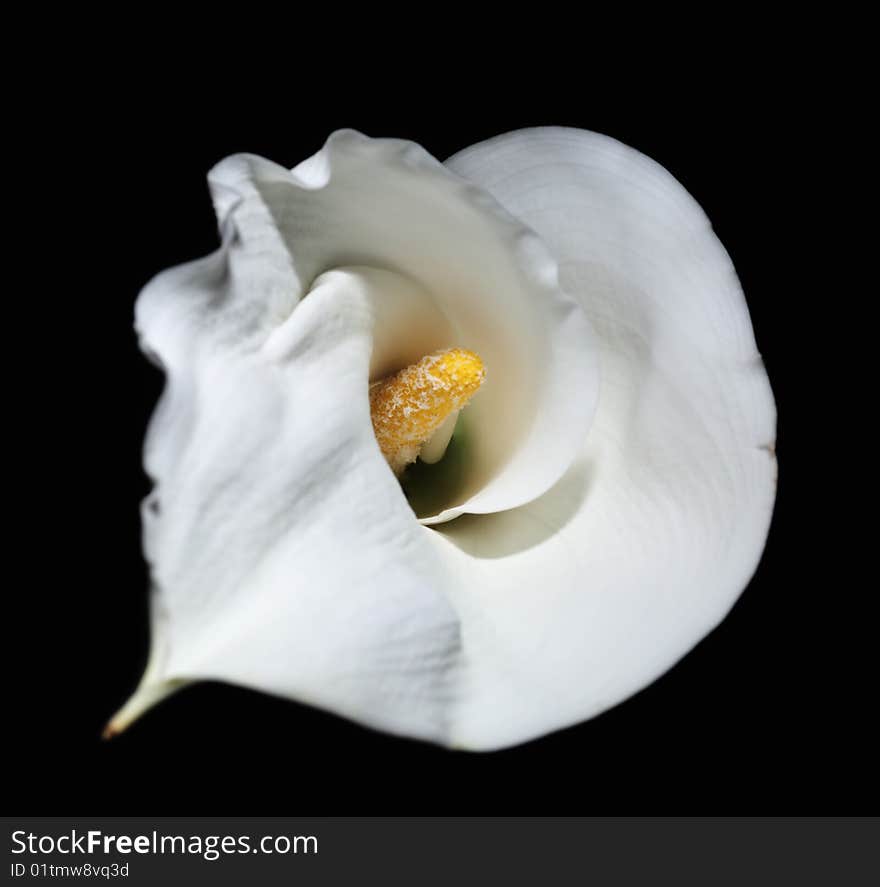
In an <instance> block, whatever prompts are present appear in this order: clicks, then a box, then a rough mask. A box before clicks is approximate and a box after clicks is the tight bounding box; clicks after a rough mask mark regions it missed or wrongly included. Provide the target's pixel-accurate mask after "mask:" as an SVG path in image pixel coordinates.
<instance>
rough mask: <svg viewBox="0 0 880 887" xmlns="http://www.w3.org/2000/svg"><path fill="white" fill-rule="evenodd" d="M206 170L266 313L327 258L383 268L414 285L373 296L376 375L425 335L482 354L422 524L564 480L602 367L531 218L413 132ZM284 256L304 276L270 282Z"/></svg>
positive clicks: (509, 502)
mask: <svg viewBox="0 0 880 887" xmlns="http://www.w3.org/2000/svg"><path fill="white" fill-rule="evenodd" d="M210 181H211V185H212V190H213V193H214V199H215V205H216V208H217V212H218V215H219V217H220V219H221V223H222V224H232V225H234V226H235V227H236V229H237V236H238V237H239V239H240V240H242V241H243V242H244V245H245V247H246V249H245V250H243V253H244V258H243V259H242V260H241V262H242V264H246V265H247V272H248V273H249V274H250V275H251V278H252V279H253V280H256V281H257V282H258V283H259V285H260V289H261V294H260V297H259V301H260V303H261V304H263V305H265V306H266V308H265V309H264V310H265V312H266V313H269V314H272V313H274V314H275V315H277V318H278V319H281V318H283V317H284V316H286V314H287V313H288V312H289V311H290V310H291V308H292V304H293V303H295V301H296V300H297V299H299V298H300V297H301V295H302V293H303V292H304V291H305V290H307V289H308V287H309V286H310V285H311V283H312V282H313V280H314V279H315V277H316V276H317V275H318V274H320V273H321V272H323V271H326V270H328V269H330V268H339V267H342V266H351V265H368V266H371V267H378V268H384V269H387V270H391V271H396V272H398V273H400V274H401V275H403V277H404V278H405V279H409V280H410V281H412V282H413V283H414V287H415V288H416V289H418V290H420V291H421V294H420V295H419V296H418V297H415V298H411V294H410V293H408V292H401V293H398V294H396V295H395V294H390V293H389V294H387V296H386V300H387V301H386V303H385V304H383V305H380V306H379V310H380V311H382V312H383V317H382V319H381V321H380V322H379V323H377V330H378V331H379V339H378V340H377V342H376V348H375V350H374V354H373V361H372V369H373V373H374V375H375V374H377V373H380V372H385V371H387V370H388V369H389V368H393V369H399V368H401V367H402V366H405V365H406V364H407V363H410V362H412V361H413V360H414V359H417V358H418V357H421V356H423V355H424V353H426V352H422V353H421V354H418V353H417V350H418V349H419V348H421V347H425V345H426V343H430V342H437V341H439V342H441V347H442V346H453V345H454V346H459V347H464V348H471V349H472V350H474V351H476V352H477V353H478V354H479V355H480V357H481V358H482V359H483V362H484V363H485V365H486V367H487V381H486V383H485V384H484V386H483V388H482V389H481V391H480V392H479V395H478V396H477V397H476V398H475V399H474V401H473V403H472V404H471V405H470V406H469V407H468V408H467V411H466V421H467V424H468V426H469V427H470V429H471V430H472V433H471V434H470V435H469V441H470V451H469V453H468V461H467V466H466V471H465V473H464V475H463V476H462V477H461V478H460V480H459V486H458V488H457V489H456V490H455V491H454V492H453V494H452V495H451V501H449V502H448V503H446V504H447V507H446V508H444V509H443V510H442V512H441V513H439V514H436V515H431V516H426V520H425V523H436V522H442V521H445V520H449V519H451V518H453V517H455V516H457V515H459V514H462V513H485V512H491V511H500V510H503V509H506V508H512V507H515V506H517V505H520V504H522V503H523V502H527V501H529V500H531V499H534V498H535V497H536V496H538V495H540V494H541V493H543V492H544V491H546V490H547V489H549V488H550V487H551V486H552V485H553V483H554V482H555V481H556V480H558V478H559V477H560V476H561V475H562V473H563V472H564V471H565V470H566V468H567V467H568V465H569V464H570V463H571V460H572V458H573V457H574V455H575V453H576V452H577V448H578V446H579V443H580V440H581V439H582V438H583V436H584V434H585V433H586V430H587V428H588V427H589V422H590V420H591V418H592V415H593V412H594V411H595V405H596V400H597V396H598V367H597V363H596V355H595V347H594V345H593V341H592V333H591V330H590V328H589V323H588V322H587V320H586V318H585V316H584V313H583V312H582V311H581V310H580V309H579V307H578V306H577V305H576V303H575V302H573V301H572V300H571V299H570V298H569V297H567V296H566V295H565V294H564V293H562V292H561V291H560V289H559V287H558V280H557V269H556V264H555V262H554V260H553V258H552V256H551V255H550V254H549V253H548V252H547V250H546V249H545V247H544V246H543V244H542V243H541V242H540V241H539V240H538V238H536V237H535V235H534V234H533V233H532V232H531V231H529V230H528V229H526V228H525V227H524V226H523V225H521V224H520V223H519V222H518V221H516V220H515V219H513V218H512V217H510V216H509V215H508V214H507V213H505V212H504V211H503V210H502V209H501V208H500V207H499V206H498V205H497V204H496V203H495V202H494V201H493V200H492V199H491V197H489V196H488V195H487V194H486V193H485V192H483V191H481V190H480V189H478V188H474V187H473V186H472V185H468V184H467V183H465V182H462V181H461V180H460V179H458V178H457V177H455V176H453V175H452V174H451V173H449V172H448V170H446V169H445V168H444V167H443V166H442V165H441V164H439V163H438V162H437V161H436V160H435V159H434V158H433V157H431V156H430V155H429V154H427V153H426V152H425V151H424V150H423V149H422V148H420V147H419V146H418V145H414V144H412V143H411V142H403V141H398V140H392V139H368V138H366V137H365V136H362V135H360V134H359V133H356V132H352V131H350V130H346V131H340V132H337V133H334V134H333V135H332V136H331V137H330V138H329V139H328V140H327V143H326V145H325V147H324V148H323V150H322V151H321V152H320V153H319V154H318V155H316V156H315V157H313V158H311V159H310V160H308V161H306V162H305V163H303V164H300V165H299V166H298V167H296V168H295V169H294V170H293V171H292V172H289V171H288V170H286V169H284V168H282V167H280V166H277V165H276V164H273V163H270V162H269V161H266V160H263V159H262V158H259V157H252V156H248V155H240V156H236V157H231V158H228V159H227V160H225V161H223V162H222V163H221V164H220V165H219V166H218V167H216V168H215V169H214V171H213V172H212V173H211V176H210ZM233 209H234V214H233V216H230V212H231V211H232V210H233ZM226 220H230V221H226ZM285 265H286V266H287V278H286V279H288V280H289V279H290V278H291V276H292V277H293V279H294V280H295V282H296V283H297V286H296V288H295V291H291V289H290V288H288V289H286V290H283V291H281V292H276V291H275V290H274V289H273V286H274V284H273V282H272V281H273V280H274V277H273V275H274V274H275V273H276V271H278V270H280V271H284V270H285V268H284V267H283V266H285ZM233 273H235V272H234V271H233ZM264 278H268V280H264ZM426 293H427V297H426V295H425V294H426ZM261 320H262V319H261ZM266 322H269V323H271V322H272V317H271V316H270V317H269V318H267V319H266ZM383 331H384V332H383ZM444 337H452V339H451V340H449V341H442V340H443V339H444ZM429 350H431V349H429Z"/></svg>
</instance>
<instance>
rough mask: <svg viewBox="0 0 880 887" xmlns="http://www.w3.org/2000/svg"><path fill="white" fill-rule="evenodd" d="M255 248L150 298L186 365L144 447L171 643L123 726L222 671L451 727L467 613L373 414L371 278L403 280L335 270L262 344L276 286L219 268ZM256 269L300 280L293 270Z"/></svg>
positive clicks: (158, 326)
mask: <svg viewBox="0 0 880 887" xmlns="http://www.w3.org/2000/svg"><path fill="white" fill-rule="evenodd" d="M243 249H246V247H242V246H240V245H235V244H230V243H227V245H226V246H224V248H223V250H221V252H220V253H219V254H218V255H217V256H215V257H213V258H211V259H210V260H206V261H204V262H200V263H196V264H194V265H192V266H186V267H183V268H180V269H176V270H175V271H172V272H168V273H166V274H164V275H162V276H161V277H160V278H157V279H156V280H155V281H154V282H153V283H152V284H150V285H149V286H148V288H147V289H146V290H145V291H144V293H143V294H142V296H141V299H140V301H139V303H138V327H139V331H140V333H141V336H142V337H143V341H144V343H145V346H146V347H147V348H149V349H150V350H151V351H153V352H156V353H157V354H158V355H159V356H160V358H161V360H162V361H163V364H164V366H165V368H166V371H167V374H168V387H167V390H166V392H165V394H164V395H163V400H162V406H161V408H160V409H159V410H158V411H157V413H156V416H155V417H154V420H153V423H152V427H151V430H150V435H149V439H148V444H147V449H146V454H145V461H146V464H147V466H148V468H149V470H150V472H151V473H152V474H153V476H154V478H155V480H156V487H155V491H154V493H153V495H152V496H151V497H150V499H149V500H148V502H147V504H146V507H145V508H144V546H145V551H146V553H147V555H148V558H149V560H150V563H151V568H152V579H153V582H154V585H155V592H154V600H153V615H154V620H153V621H154V627H153V631H154V634H153V654H152V657H151V663H150V667H149V668H148V672H147V674H146V675H145V678H144V682H143V684H142V686H141V688H140V690H139V692H138V694H137V695H136V697H135V698H134V699H133V700H132V702H131V703H129V705H128V706H127V707H126V708H125V709H123V711H122V712H121V713H120V715H119V716H117V718H116V719H114V721H113V722H112V723H111V725H110V728H109V732H111V733H112V732H115V731H117V730H119V729H122V728H124V726H126V724H127V723H128V722H130V721H131V720H132V719H133V718H134V717H137V715H138V714H140V713H141V711H142V710H143V709H144V708H146V707H148V706H149V705H150V704H152V703H153V702H155V701H156V699H157V698H159V697H160V696H161V695H163V691H164V690H166V689H174V688H176V687H177V686H179V685H180V683H181V682H183V681H190V680H195V679H199V678H216V679H221V680H226V681H229V682H232V683H237V684H242V685H245V686H251V687H254V688H257V689H261V690H264V691H267V692H270V693H277V694H283V695H285V696H289V697H292V698H294V699H298V700H301V701H305V702H309V703H312V704H314V705H318V706H321V707H323V708H327V709H330V710H332V711H336V712H339V713H341V714H345V715H347V716H349V717H351V718H355V719H357V720H359V721H361V722H363V723H366V724H370V725H373V726H376V727H381V728H383V729H386V730H390V731H393V732H399V733H405V734H407V735H412V736H419V737H424V738H430V739H434V740H437V741H442V740H443V739H444V738H445V737H446V735H447V728H446V724H445V723H444V721H443V718H444V716H445V713H446V709H447V698H448V696H449V695H450V692H451V686H452V683H453V681H454V679H455V671H456V663H457V652H458V624H457V620H456V618H455V615H454V613H453V612H452V610H451V608H450V606H449V604H448V601H447V596H446V594H445V593H444V571H443V569H442V564H440V563H439V561H438V558H437V556H436V553H435V552H433V551H432V548H431V546H430V544H429V540H428V533H429V531H427V530H425V528H424V527H422V526H420V525H419V524H418V522H417V521H416V520H415V518H414V516H413V514H412V511H411V509H410V507H409V505H408V503H407V502H406V500H405V498H404V496H403V493H402V491H401V489H400V486H399V484H398V483H397V481H396V479H395V478H394V476H393V475H392V474H391V472H390V471H389V470H388V466H387V465H386V463H385V461H384V459H383V457H382V455H381V453H380V452H379V448H378V445H377V444H376V441H375V438H374V437H373V434H372V426H371V423H370V418H369V402H368V397H367V385H368V381H367V380H368V366H369V360H370V351H371V343H372V324H373V311H372V306H371V299H370V291H371V290H372V289H375V288H377V287H381V286H383V285H384V284H385V283H386V282H387V281H386V279H385V278H386V277H387V276H388V275H387V273H386V272H381V271H373V270H363V271H361V272H354V271H345V272H343V271H334V272H329V273H328V274H325V275H323V276H321V277H320V278H319V279H318V280H317V281H316V283H315V285H314V286H313V287H312V289H311V291H310V292H309V294H308V298H306V299H304V300H303V301H302V303H301V304H299V305H298V306H297V308H296V310H295V311H293V312H292V313H291V314H290V315H289V316H288V317H287V319H286V320H285V321H284V322H283V323H282V324H281V325H279V326H277V327H275V328H274V329H272V330H271V332H269V334H268V335H264V336H262V337H257V336H254V337H253V340H251V339H249V334H247V333H246V332H245V333H243V332H242V329H243V328H244V330H246V331H247V330H251V331H253V330H256V329H258V328H260V324H259V323H258V322H255V321H254V317H250V318H247V320H245V317H246V314H247V312H246V311H244V312H243V309H242V298H243V297H246V296H247V295H248V294H249V293H253V292H255V289H254V287H257V286H258V284H257V283H254V284H253V286H252V285H251V284H250V280H249V272H248V271H243V272H242V275H241V276H239V277H235V275H234V274H233V275H232V276H233V280H232V282H230V281H229V280H228V279H227V278H225V277H224V276H223V275H222V274H221V273H220V271H219V270H218V268H219V267H220V266H221V265H223V264H225V263H228V265H229V266H230V268H235V267H236V265H237V264H239V263H238V259H240V258H248V259H249V257H246V256H242V255H241V254H240V253H239V254H238V255H237V251H239V250H243ZM243 266H244V263H241V264H239V267H243ZM252 267H254V268H256V269H257V272H258V274H259V279H260V281H262V283H264V284H266V285H267V287H268V288H269V289H273V288H274V285H275V284H278V285H279V288H278V291H279V292H280V291H281V288H282V286H281V285H282V284H283V277H284V275H285V274H286V272H285V271H284V270H283V269H281V270H279V277H278V278H277V279H276V280H274V281H273V280H271V279H270V277H269V276H267V271H266V267H265V266H263V267H258V266H256V265H254V266H252ZM277 267H279V269H280V265H279V266H277ZM218 281H222V282H218ZM180 305H184V306H189V312H187V311H176V310H172V309H173V306H180ZM190 312H191V315H190ZM197 315H198V317H197ZM255 316H256V318H257V319H258V320H259V317H260V316H261V315H260V314H259V312H258V313H257V314H256V315H255ZM184 341H186V342H187V344H188V348H187V349H186V350H184V348H183V347H180V348H177V347H175V343H178V342H180V343H182V342H184Z"/></svg>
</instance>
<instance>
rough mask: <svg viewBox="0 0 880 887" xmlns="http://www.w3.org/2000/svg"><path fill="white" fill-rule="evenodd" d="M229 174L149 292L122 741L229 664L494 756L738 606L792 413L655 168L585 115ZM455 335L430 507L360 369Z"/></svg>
mask: <svg viewBox="0 0 880 887" xmlns="http://www.w3.org/2000/svg"><path fill="white" fill-rule="evenodd" d="M209 181H210V184H211V188H212V193H213V196H214V200H215V206H216V208H217V213H218V217H219V220H220V225H221V231H222V235H223V245H222V247H221V249H220V250H219V251H218V252H217V253H215V254H214V255H212V256H209V257H208V258H206V259H203V260H201V261H199V262H195V263H192V264H190V265H186V266H182V267H180V268H176V269H172V270H170V271H168V272H165V273H164V274H162V275H160V276H159V277H157V278H156V279H155V280H154V281H152V282H151V283H150V284H149V285H148V286H147V287H146V288H145V290H144V292H143V293H142V294H141V296H140V298H139V301H138V306H137V326H138V330H139V333H140V335H141V340H142V343H143V347H144V349H145V351H147V353H148V354H151V355H154V356H155V357H156V359H157V360H158V361H159V363H160V364H161V366H162V367H163V368H164V369H165V371H166V374H167V387H166V391H165V393H164V394H163V397H162V400H161V403H160V405H159V407H158V409H157V412H156V415H155V416H154V419H153V422H152V424H151V428H150V432H149V435H148V439H147V444H146V451H145V464H146V467H147V470H148V472H149V474H150V475H151V477H152V478H153V480H154V482H155V488H154V491H153V493H152V495H151V496H150V497H149V499H148V500H147V502H146V503H145V506H144V509H143V519H144V546H145V553H146V556H147V559H148V561H149V563H150V566H151V575H152V579H153V586H154V588H153V608H152V610H153V615H154V619H153V646H152V654H151V658H150V663H149V665H148V668H147V672H146V674H145V676H144V679H143V681H142V684H141V687H140V688H139V689H138V690H137V691H136V693H135V694H134V696H133V697H132V699H131V700H130V701H129V702H128V703H127V704H126V706H124V707H123V709H122V710H121V711H120V712H119V713H118V714H117V715H116V716H115V717H114V719H113V720H112V721H111V723H110V725H108V731H109V732H110V733H113V732H117V731H119V730H121V729H124V728H125V726H127V725H128V724H129V723H130V722H131V721H132V720H134V719H135V718H136V717H137V716H138V715H140V714H141V713H142V712H143V711H144V710H146V708H148V707H149V706H150V705H152V704H154V703H155V702H156V701H157V700H158V699H160V698H162V696H164V695H167V693H169V692H172V691H173V690H174V689H176V688H177V687H179V686H182V685H183V684H185V683H187V682H190V681H193V680H198V679H220V680H225V681H229V682H232V683H236V684H241V685H245V686H250V687H254V688H256V689H261V690H264V691H267V692H271V693H276V694H280V695H284V696H288V697H291V698H293V699H296V700H299V701H302V702H306V703H309V704H313V705H317V706H321V707H323V708H326V709H329V710H331V711H334V712H337V713H339V714H342V715H344V716H347V717H349V718H353V719H355V720H358V721H360V722H362V723H364V724H368V725H371V726H374V727H377V728H380V729H384V730H388V731H392V732H395V733H400V734H404V735H409V736H414V737H419V738H422V739H428V740H431V741H434V742H438V743H443V744H447V745H452V746H457V747H467V748H475V749H491V748H499V747H503V746H507V745H511V744H514V743H517V742H522V741H525V740H527V739H530V738H532V737H535V736H539V735H541V734H543V733H546V732H549V731H551V730H554V729H557V728H560V727H563V726H566V725H569V724H572V723H575V722H577V721H580V720H583V719H585V718H588V717H591V716H593V715H595V714H597V713H599V712H600V711H602V710H604V709H606V708H608V707H609V706H611V705H614V704H615V703H617V702H619V701H621V700H622V699H624V698H625V697H626V696H628V695H630V694H631V693H633V692H635V691H636V690H638V689H639V688H640V687H642V686H644V685H645V684H647V683H648V682H649V681H651V680H652V679H654V678H655V677H656V676H658V675H659V674H660V673H662V672H663V671H664V670H665V669H666V668H668V667H669V666H670V665H672V664H673V663H674V662H675V661H676V660H677V659H678V658H680V657H681V656H682V655H684V654H685V653H686V652H687V651H688V650H689V649H690V648H691V647H692V646H693V645H694V644H695V643H696V642H697V641H698V640H699V639H700V638H701V637H703V636H704V635H705V634H706V633H707V632H708V631H709V630H710V629H711V628H712V627H713V626H714V625H715V624H716V623H717V622H718V621H719V620H720V619H721V618H723V616H724V614H725V613H726V612H727V610H728V609H729V608H730V606H731V605H732V604H733V602H734V601H735V600H736V598H737V596H738V595H739V593H740V592H741V590H742V589H743V587H744V586H745V584H746V583H747V581H748V579H749V578H750V576H751V574H752V572H753V571H754V568H755V566H756V564H757V561H758V559H759V557H760V554H761V550H762V548H763V544H764V540H765V538H766V533H767V528H768V525H769V519H770V514H771V511H772V506H773V500H774V492H775V460H774V458H773V440H774V428H775V409H774V404H773V398H772V395H771V393H770V389H769V385H768V382H767V378H766V374H765V372H764V370H763V366H762V364H761V361H760V357H759V356H758V353H757V350H756V347H755V342H754V338H753V335H752V331H751V325H750V322H749V317H748V312H747V308H746V305H745V301H744V299H743V296H742V292H741V290H740V288H739V284H738V282H737V279H736V275H735V273H734V271H733V267H732V265H731V263H730V260H729V258H728V257H727V255H726V253H725V251H724V249H723V248H722V246H721V245H720V243H719V242H718V241H717V239H716V238H715V236H714V235H713V233H712V231H711V228H710V226H709V223H708V221H707V220H706V218H705V216H704V215H703V213H702V211H701V210H700V209H699V207H698V206H697V205H696V204H695V203H694V201H693V200H692V199H691V198H690V197H689V196H688V195H687V194H686V192H685V191H684V190H683V189H682V188H681V186H680V185H679V184H678V183H677V182H675V180H674V179H673V178H672V177H671V176H670V175H669V174H668V173H666V172H665V171H664V170H663V169H662V168H661V167H659V166H657V165H656V164H655V163H653V162H652V161H650V160H648V159H647V158H645V157H644V156H642V155H640V154H638V153H637V152H635V151H633V150H631V149H629V148H626V147H625V146H623V145H620V144H619V143H617V142H614V141H613V140H611V139H607V138H604V137H602V136H598V135H595V134H592V133H587V132H582V131H576V130H561V129H538V130H525V131H521V132H518V133H513V134H510V135H508V136H503V137H500V138H498V139H494V140H491V141H489V142H486V143H483V144H481V145H477V146H475V147H473V148H471V149H468V150H466V151H464V152H462V153H461V154H459V155H456V156H455V157H454V158H452V159H451V160H450V161H449V162H448V163H447V166H446V167H444V166H442V165H441V164H439V163H438V162H437V161H436V160H434V159H433V158H431V157H430V156H429V155H428V154H426V153H425V152H424V151H423V150H422V149H421V148H419V147H418V146H415V145H412V144H410V143H406V142H399V141H393V140H371V139H367V138H365V137H363V136H360V135H359V134H357V133H352V132H341V133H336V134H334V135H333V136H331V138H330V139H329V140H328V142H327V144H326V146H325V147H324V149H323V150H322V151H321V152H319V153H318V154H317V155H316V156H315V157H313V158H311V159H310V160H308V161H306V162H305V163H303V164H301V165H300V166H298V167H296V168H295V169H294V170H292V171H288V170H286V169H284V168H282V167H280V166H277V165H275V164H272V163H270V162H268V161H265V160H262V159H260V158H256V157H251V156H237V157H233V158H230V159H228V160H226V161H224V162H223V163H221V164H220V165H219V166H218V167H217V168H215V170H214V171H213V172H212V173H211V176H210V178H209ZM453 345H454V346H459V347H463V348H468V349H473V351H475V352H476V353H478V354H479V355H480V357H481V358H482V359H483V361H484V363H485V366H486V368H487V373H488V375H487V380H486V382H485V385H484V386H483V389H482V390H481V391H480V392H479V394H478V395H477V396H476V397H475V398H474V400H473V403H472V404H471V405H469V406H468V407H467V408H466V409H465V410H464V411H463V412H462V414H461V418H460V420H459V423H458V430H457V431H456V434H455V438H453V445H452V446H451V447H450V451H449V453H447V454H446V456H445V457H444V458H442V459H439V461H438V462H437V464H436V465H435V466H431V467H430V469H428V470H427V471H423V472H422V473H423V475H424V477H423V478H422V481H421V482H422V483H423V485H424V486H425V487H426V488H427V489H428V495H421V498H420V496H419V495H416V494H421V493H424V492H425V491H424V490H421V491H418V490H417V491H412V490H410V491H409V492H410V494H411V496H410V498H411V501H412V503H413V504H412V506H411V504H410V502H408V501H407V498H406V496H405V495H404V492H403V490H402V489H401V484H400V483H399V482H398V480H397V478H395V476H394V475H393V473H392V472H391V470H390V469H389V467H388V465H387V464H386V463H385V461H384V459H383V457H382V455H381V453H380V451H379V448H378V445H377V443H376V440H375V437H374V436H373V432H372V426H371V421H370V411H369V402H368V397H367V389H368V384H369V381H370V380H371V379H375V378H379V377H382V376H384V375H387V373H389V372H391V371H393V370H396V369H399V368H401V367H402V366H405V365H407V364H409V363H412V362H413V361H416V360H418V359H419V358H420V357H422V356H424V355H425V354H427V353H429V352H432V351H434V350H435V349H438V348H445V347H449V346H453ZM600 371H601V386H600V383H599V373H600ZM600 388H601V391H600ZM597 402H598V408H597ZM591 423H592V424H591ZM451 427H452V425H451V424H448V425H447V426H446V427H445V428H444V429H441V431H442V432H445V433H446V438H447V439H448V432H449V431H450V430H451ZM438 437H442V435H441V434H440V433H439V432H438ZM445 443H446V440H445V439H444V440H440V441H439V443H437V442H436V441H435V442H432V444H431V445H430V447H429V449H430V452H426V453H425V455H426V457H427V458H426V460H425V461H426V462H429V461H436V459H438V458H439V456H440V455H442V454H443V451H444V448H445ZM453 450H454V452H453ZM404 484H406V480H405V479H404ZM417 500H418V501H419V502H420V503H421V504H420V505H416V501H417ZM414 508H415V509H416V510H417V511H418V515H417V514H416V513H414ZM453 518H456V519H455V520H453Z"/></svg>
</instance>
